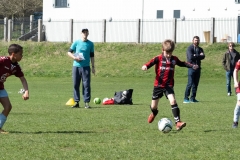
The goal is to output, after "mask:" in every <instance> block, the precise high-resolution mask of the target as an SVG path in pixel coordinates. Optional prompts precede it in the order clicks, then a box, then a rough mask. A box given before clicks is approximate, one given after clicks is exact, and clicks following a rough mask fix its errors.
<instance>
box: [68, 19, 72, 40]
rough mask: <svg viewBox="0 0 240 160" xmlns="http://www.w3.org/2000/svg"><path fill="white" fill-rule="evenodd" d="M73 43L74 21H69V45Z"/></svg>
mask: <svg viewBox="0 0 240 160" xmlns="http://www.w3.org/2000/svg"><path fill="white" fill-rule="evenodd" d="M72 42H73V19H70V20H69V43H72Z"/></svg>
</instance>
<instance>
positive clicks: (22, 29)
mask: <svg viewBox="0 0 240 160" xmlns="http://www.w3.org/2000/svg"><path fill="white" fill-rule="evenodd" d="M24 21H25V19H23V21H22V23H21V36H23V35H24V33H25V31H24V28H25V27H24V26H25V24H24Z"/></svg>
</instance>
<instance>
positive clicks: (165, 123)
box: [158, 118, 173, 133]
mask: <svg viewBox="0 0 240 160" xmlns="http://www.w3.org/2000/svg"><path fill="white" fill-rule="evenodd" d="M172 127H173V123H172V121H171V120H170V119H169V118H162V119H160V120H159V121H158V129H159V130H160V131H162V132H163V133H168V132H170V131H171V130H172Z"/></svg>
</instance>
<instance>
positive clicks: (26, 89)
mask: <svg viewBox="0 0 240 160" xmlns="http://www.w3.org/2000/svg"><path fill="white" fill-rule="evenodd" d="M19 78H20V80H21V82H22V85H23V88H24V90H25V92H24V94H23V95H22V98H23V99H24V100H28V99H29V91H28V83H27V80H26V78H25V77H19Z"/></svg>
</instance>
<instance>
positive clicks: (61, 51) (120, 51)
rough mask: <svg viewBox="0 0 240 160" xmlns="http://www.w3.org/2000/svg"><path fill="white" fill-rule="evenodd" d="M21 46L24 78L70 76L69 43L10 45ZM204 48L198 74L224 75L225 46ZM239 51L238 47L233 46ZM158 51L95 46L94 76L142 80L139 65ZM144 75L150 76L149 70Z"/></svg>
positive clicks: (179, 49) (180, 52)
mask: <svg viewBox="0 0 240 160" xmlns="http://www.w3.org/2000/svg"><path fill="white" fill-rule="evenodd" d="M12 43H19V44H20V45H22V46H23V47H24V58H23V60H22V61H21V62H20V64H21V66H22V69H23V71H24V72H25V75H26V76H34V77H35V76H39V77H68V76H71V66H72V60H71V59H70V58H69V57H67V55H66V53H67V51H68V49H69V47H70V45H71V44H70V43H50V42H41V43H36V42H12ZM0 45H1V47H0V55H7V48H8V46H9V43H4V42H2V43H1V44H0ZM189 45H190V43H178V44H176V49H175V51H174V55H176V56H178V57H179V59H180V60H186V49H187V47H188V46H189ZM200 46H201V47H202V48H203V49H204V51H205V54H206V58H205V59H204V60H203V61H202V68H203V70H202V75H203V76H204V77H207V78H220V77H223V76H224V71H223V68H222V66H221V60H222V55H223V53H224V52H225V51H226V50H227V44H226V43H217V44H207V43H202V44H200ZM236 50H238V51H240V45H237V46H236ZM160 52H161V44H160V43H158V44H156V43H155V44H126V43H95V61H96V64H95V66H96V76H98V77H142V76H146V73H143V72H142V71H141V69H140V68H141V66H142V65H143V64H144V63H145V62H147V61H148V60H150V59H151V58H152V57H154V56H156V55H158V54H159V53H160ZM176 70H177V72H176V75H175V76H176V77H185V76H186V75H187V72H186V69H185V68H180V67H177V68H176ZM147 75H149V76H154V72H153V71H152V70H149V71H148V72H147Z"/></svg>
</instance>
